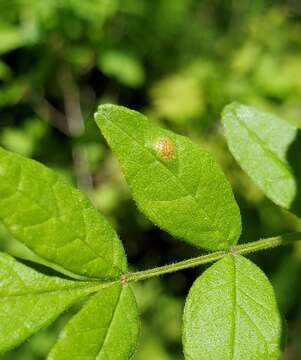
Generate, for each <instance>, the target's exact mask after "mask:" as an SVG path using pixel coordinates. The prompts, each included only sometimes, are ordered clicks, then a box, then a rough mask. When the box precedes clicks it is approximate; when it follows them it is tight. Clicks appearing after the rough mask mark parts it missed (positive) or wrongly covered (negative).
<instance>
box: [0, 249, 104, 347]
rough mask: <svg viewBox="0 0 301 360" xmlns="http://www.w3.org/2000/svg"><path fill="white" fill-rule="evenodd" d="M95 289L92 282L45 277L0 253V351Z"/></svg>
mask: <svg viewBox="0 0 301 360" xmlns="http://www.w3.org/2000/svg"><path fill="white" fill-rule="evenodd" d="M99 286H100V285H99V284H98V287H99ZM95 288H96V283H95V281H93V282H83V281H71V280H65V279H60V278H57V277H50V276H46V275H43V274H40V273H38V272H37V271H35V270H33V269H31V268H29V267H27V266H25V265H23V264H21V263H19V262H17V261H16V260H15V259H14V258H12V257H11V256H9V255H7V254H3V253H0V352H3V351H6V350H9V349H11V348H12V347H15V346H17V345H19V344H20V343H22V342H23V341H24V340H26V339H27V338H28V337H30V336H31V335H33V334H35V333H36V332H37V331H39V330H40V329H41V328H43V327H45V326H47V325H48V324H50V323H51V322H52V321H53V320H54V319H55V318H57V317H58V316H59V314H61V313H62V312H63V311H64V310H65V309H66V308H68V307H69V306H70V305H71V304H72V303H73V302H75V301H76V300H78V299H79V298H80V297H83V296H85V295H87V294H89V293H91V292H93V291H95Z"/></svg>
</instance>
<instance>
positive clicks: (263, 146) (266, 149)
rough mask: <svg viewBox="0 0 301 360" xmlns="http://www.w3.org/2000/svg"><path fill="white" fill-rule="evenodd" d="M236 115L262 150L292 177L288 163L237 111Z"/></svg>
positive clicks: (288, 176)
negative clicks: (280, 157)
mask: <svg viewBox="0 0 301 360" xmlns="http://www.w3.org/2000/svg"><path fill="white" fill-rule="evenodd" d="M235 117H236V119H237V122H238V123H239V124H240V125H241V126H242V127H243V128H244V129H245V130H247V132H248V133H249V135H250V137H251V138H252V139H253V140H254V142H255V143H257V144H258V145H259V146H260V148H261V149H262V151H263V152H264V153H265V154H266V155H267V157H269V158H272V160H273V161H274V162H275V163H276V164H277V165H279V166H280V167H281V168H282V169H283V170H284V171H285V172H286V174H287V178H291V176H292V173H291V170H290V168H289V166H288V164H286V163H285V162H284V161H282V160H281V159H279V157H278V156H277V154H275V153H274V152H273V150H271V149H270V148H269V146H268V145H267V143H266V142H264V141H263V140H262V139H261V138H260V137H259V136H258V135H257V133H256V132H255V131H254V130H252V129H251V128H249V127H248V126H247V124H246V123H245V122H244V121H242V120H241V119H240V118H239V116H238V114H237V112H236V111H235Z"/></svg>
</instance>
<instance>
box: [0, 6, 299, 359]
mask: <svg viewBox="0 0 301 360" xmlns="http://www.w3.org/2000/svg"><path fill="white" fill-rule="evenodd" d="M233 100H238V101H241V102H244V103H246V104H249V105H254V106H257V107H258V108H260V109H262V110H268V111H272V112H274V113H276V114H278V115H280V116H283V117H284V118H285V119H286V120H287V121H291V122H293V123H295V124H297V126H300V127H301V2H300V1H299V0H287V1H276V0H274V1H273V0H240V1H237V0H232V1H222V0H0V129H1V131H0V144H1V145H2V146H4V147H5V148H7V149H9V150H12V151H15V152H18V153H21V154H23V155H25V156H28V157H32V158H35V159H37V160H39V161H41V162H43V163H45V164H46V165H48V166H50V167H51V168H53V169H55V170H57V171H59V172H61V173H62V174H64V175H65V177H66V178H67V179H68V180H69V181H70V182H72V183H74V184H77V186H78V187H79V188H80V189H81V190H83V191H84V192H86V193H87V194H88V196H89V197H90V198H91V200H92V202H93V203H94V204H95V206H96V207H97V208H99V210H101V211H102V212H103V213H104V214H105V215H106V216H107V218H109V219H110V220H111V222H112V224H113V225H114V227H115V228H116V229H117V231H118V233H119V234H120V237H121V239H122V241H123V243H124V245H125V248H126V251H127V253H128V260H129V263H130V264H131V267H132V269H145V268H149V267H154V266H158V265H163V264H166V263H169V262H172V261H179V260H182V259H185V258H188V257H192V256H197V255H199V254H200V251H199V250H198V249H194V248H192V247H190V246H188V245H185V244H184V243H183V242H181V241H179V240H176V239H173V238H171V237H170V236H169V235H168V234H166V233H164V232H162V231H160V230H159V229H157V228H155V227H154V226H153V225H152V224H151V223H150V222H149V221H148V220H147V219H146V218H145V217H144V216H143V215H142V214H140V213H139V212H138V210H137V208H136V206H135V204H134V202H133V201H132V199H131V196H130V194H129V191H128V188H127V186H126V184H125V181H124V179H123V177H122V174H121V171H120V168H119V165H118V163H117V161H116V159H115V158H114V157H113V156H112V154H111V152H110V151H109V149H108V147H107V146H106V144H105V142H104V139H103V138H102V137H101V135H100V133H99V131H98V129H97V128H96V127H95V125H94V123H93V112H94V111H95V109H96V107H97V105H98V104H100V103H106V102H110V103H118V104H121V105H124V106H128V107H130V108H133V109H136V110H139V111H142V112H144V113H145V114H147V115H148V116H149V117H150V118H151V119H152V120H153V121H156V122H158V123H160V124H161V125H162V126H165V127H167V128H170V129H172V130H174V131H176V132H178V133H180V134H184V135H187V136H189V137H191V138H192V139H193V140H194V141H195V142H197V143H199V144H200V145H201V146H203V147H205V148H208V149H209V150H210V151H211V152H212V153H213V154H214V155H215V157H216V158H217V159H218V161H219V162H220V164H221V166H222V167H223V169H224V171H225V173H226V174H227V175H228V177H229V178H230V180H231V182H232V185H233V188H234V191H235V195H236V198H237V201H238V203H239V205H240V207H241V211H242V217H243V226H244V230H243V235H242V239H241V241H242V242H245V241H252V240H257V239H259V238H260V237H267V236H273V235H276V234H279V233H284V232H289V231H295V230H297V229H299V230H300V229H301V222H300V220H299V221H298V219H297V218H296V217H294V216H293V215H290V214H289V213H287V212H285V211H283V210H281V209H279V208H278V207H276V206H275V205H273V204H272V203H271V202H270V201H269V200H267V199H266V198H265V197H264V196H263V194H262V193H261V192H260V191H259V190H258V189H257V188H256V187H255V186H254V185H253V183H252V182H251V181H250V179H249V178H248V177H247V176H246V175H245V174H244V173H243V172H242V171H241V170H240V168H239V167H238V166H237V165H236V163H235V162H234V160H233V158H232V157H231V155H230V153H229V151H228V150H227V146H226V144H225V140H224V138H223V131H222V128H221V124H220V112H221V110H222V108H223V106H224V105H226V104H227V103H229V102H231V101H233ZM0 249H1V250H2V251H7V252H9V253H11V254H13V255H16V256H19V257H23V258H29V259H32V254H30V253H29V252H28V251H27V250H26V249H24V248H23V247H22V246H21V245H20V244H19V243H17V242H16V241H15V240H13V239H11V238H10V237H9V235H8V234H7V232H6V231H5V230H4V229H3V228H0ZM252 258H253V260H254V261H255V262H256V263H257V264H259V265H260V266H261V268H262V269H264V270H265V271H266V273H267V274H268V276H269V278H270V279H271V281H272V282H273V285H274V287H275V290H276V294H277V298H278V303H279V306H280V309H281V311H282V313H283V314H284V315H285V317H286V318H287V322H288V344H287V346H286V350H285V354H284V356H283V359H285V360H298V359H301V286H300V285H301V277H300V274H301V246H300V245H296V246H295V247H287V248H282V249H276V250H272V251H270V252H269V253H260V254H258V255H256V256H253V257H252ZM203 270H204V267H202V268H200V269H193V270H187V271H183V272H180V273H176V274H174V275H168V276H165V277H164V278H163V277H162V278H160V279H156V280H151V281H148V282H145V283H139V284H136V285H135V293H136V295H137V300H138V303H139V308H140V314H141V319H142V330H141V340H140V347H139V350H138V351H137V354H136V355H135V357H134V359H135V360H153V359H155V360H171V359H172V360H178V359H183V355H182V350H181V349H182V347H181V317H182V310H183V306H184V300H185V296H186V294H187V292H188V289H189V287H190V286H191V285H192V283H193V281H194V279H195V278H196V276H197V275H198V274H199V273H200V272H201V271H203ZM77 308H78V306H77V307H74V308H73V309H71V310H70V311H69V312H68V313H66V314H64V315H63V316H61V317H60V319H59V320H58V321H57V322H55V323H54V324H53V325H52V326H50V327H49V328H48V329H45V330H43V331H42V332H41V333H39V334H37V335H36V336H34V337H33V338H32V339H31V340H30V341H29V342H27V343H25V344H24V345H22V346H20V347H19V348H17V349H15V350H13V351H11V352H8V353H7V354H4V355H0V359H1V360H9V359H14V360H18V359H21V360H33V359H44V358H45V354H46V353H47V351H48V350H49V348H50V347H51V345H52V344H53V343H54V341H55V339H56V337H57V334H58V331H59V329H60V328H61V327H62V326H63V324H65V323H66V321H68V318H69V317H70V315H71V314H72V313H74V312H75V311H76V309H77Z"/></svg>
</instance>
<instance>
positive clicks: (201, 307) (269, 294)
mask: <svg viewBox="0 0 301 360" xmlns="http://www.w3.org/2000/svg"><path fill="white" fill-rule="evenodd" d="M281 328H282V323H281V317H280V315H279V313H278V309H277V304H276V300H275V295H274V291H273V288H272V286H271V284H270V282H269V281H268V279H267V278H266V276H265V275H264V274H263V272H262V271H261V270H260V269H259V268H258V267H257V266H256V265H255V264H253V263H252V262H251V261H249V260H247V259H245V258H244V257H242V256H232V255H228V256H226V257H225V258H223V259H222V260H220V261H218V262H217V263H215V264H214V265H213V266H211V267H210V268H209V269H208V270H206V271H205V272H204V273H203V274H202V275H201V276H200V277H199V278H198V279H197V280H196V281H195V283H194V284H193V286H192V288H191V290H190V292H189V295H188V298H187V301H186V305H185V310H184V330H183V344H184V353H185V356H186V358H187V359H189V360H228V359H231V360H241V359H244V360H263V359H265V360H278V359H279V358H280V353H281V349H280V347H281V346H280V344H281V337H282V336H281V335H282V334H281Z"/></svg>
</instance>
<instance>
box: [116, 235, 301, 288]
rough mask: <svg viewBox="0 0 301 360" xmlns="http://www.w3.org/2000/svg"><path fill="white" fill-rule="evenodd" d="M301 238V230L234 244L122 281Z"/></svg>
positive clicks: (180, 268) (188, 266)
mask: <svg viewBox="0 0 301 360" xmlns="http://www.w3.org/2000/svg"><path fill="white" fill-rule="evenodd" d="M298 240H301V232H295V233H291V234H285V235H281V236H276V237H273V238H268V239H262V240H258V241H254V242H251V243H246V244H242V245H236V246H232V247H231V248H230V250H229V251H217V252H213V253H211V254H206V255H202V256H198V257H195V258H192V259H188V260H184V261H180V262H177V263H173V264H169V265H164V266H160V267H157V268H153V269H149V270H144V271H138V272H134V273H129V274H124V275H122V277H121V282H122V283H128V282H133V281H140V280H146V279H150V278H153V277H157V276H160V275H163V274H169V273H173V272H176V271H179V270H183V269H189V268H192V267H196V266H198V265H202V264H207V263H210V262H213V261H216V260H219V259H221V258H223V257H224V256H226V255H233V256H236V255H243V254H249V253H252V252H256V251H260V250H266V249H270V248H274V247H277V246H280V245H287V244H291V243H293V242H296V241H298Z"/></svg>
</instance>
